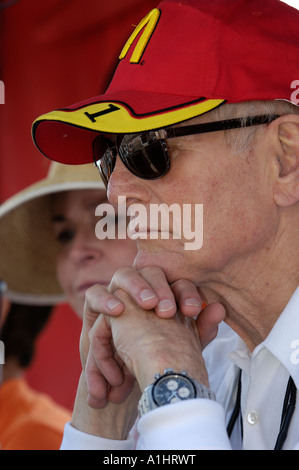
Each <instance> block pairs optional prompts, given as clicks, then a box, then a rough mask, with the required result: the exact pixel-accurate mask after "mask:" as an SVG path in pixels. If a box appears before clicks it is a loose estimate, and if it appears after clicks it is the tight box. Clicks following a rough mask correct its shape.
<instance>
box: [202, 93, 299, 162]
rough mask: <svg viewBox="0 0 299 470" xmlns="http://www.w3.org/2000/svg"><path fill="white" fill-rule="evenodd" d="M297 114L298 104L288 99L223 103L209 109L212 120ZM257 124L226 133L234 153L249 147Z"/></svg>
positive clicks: (298, 110) (298, 112)
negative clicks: (213, 108)
mask: <svg viewBox="0 0 299 470" xmlns="http://www.w3.org/2000/svg"><path fill="white" fill-rule="evenodd" d="M286 114H298V115H299V106H296V105H294V104H292V103H290V102H288V101H282V100H277V101H246V102H244V103H236V104H224V105H222V106H220V107H219V108H217V109H215V110H213V111H211V112H210V113H209V115H210V116H211V118H212V120H215V121H218V120H223V119H233V118H238V117H240V118H242V119H244V123H245V121H246V120H247V119H248V118H249V117H251V116H252V117H254V116H261V115H267V116H269V117H270V118H271V117H273V116H275V115H279V116H283V115H286ZM258 128H259V126H252V127H244V128H243V129H232V130H230V131H228V132H227V133H226V136H227V139H228V142H229V144H230V146H231V148H232V149H233V151H234V152H235V153H241V152H243V151H244V150H247V149H248V148H250V146H251V145H252V144H253V142H254V137H255V134H256V131H257V130H258Z"/></svg>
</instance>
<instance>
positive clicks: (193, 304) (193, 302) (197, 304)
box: [184, 298, 201, 307]
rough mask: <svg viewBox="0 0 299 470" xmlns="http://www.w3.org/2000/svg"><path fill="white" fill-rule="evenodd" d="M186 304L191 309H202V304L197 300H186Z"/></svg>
mask: <svg viewBox="0 0 299 470" xmlns="http://www.w3.org/2000/svg"><path fill="white" fill-rule="evenodd" d="M184 303H185V305H188V306H189V307H201V302H199V301H198V300H197V299H192V298H191V299H186V300H185V302H184Z"/></svg>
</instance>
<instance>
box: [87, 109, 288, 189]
mask: <svg viewBox="0 0 299 470" xmlns="http://www.w3.org/2000/svg"><path fill="white" fill-rule="evenodd" d="M278 117H279V116H276V115H275V116H267V115H264V116H254V117H248V118H247V119H245V120H244V119H242V118H237V119H228V120H224V121H215V122H208V123H203V124H193V125H190V126H185V127H167V128H163V129H158V130H156V131H145V132H141V133H139V134H119V135H118V136H117V138H116V142H112V141H111V140H110V139H109V138H107V137H106V136H102V135H99V136H97V137H96V138H95V140H94V142H93V155H94V163H95V165H96V167H97V168H98V170H99V172H100V175H101V177H102V179H103V181H104V183H105V185H106V186H107V185H108V181H109V179H110V177H111V174H112V172H113V170H114V167H115V162H116V157H117V155H119V156H120V159H121V161H122V162H123V164H124V165H125V167H126V168H127V169H128V170H129V171H130V172H131V173H133V175H135V176H138V178H142V179H147V180H154V179H157V178H161V177H162V176H164V175H165V174H166V173H167V172H168V171H169V169H170V156H169V152H168V149H167V143H166V140H165V139H172V138H174V137H183V136H187V135H194V134H205V133H207V132H217V131H224V130H228V129H239V128H242V127H249V126H256V125H259V124H269V123H270V122H272V121H274V120H275V119H277V118H278Z"/></svg>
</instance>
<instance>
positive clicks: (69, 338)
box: [0, 0, 299, 409]
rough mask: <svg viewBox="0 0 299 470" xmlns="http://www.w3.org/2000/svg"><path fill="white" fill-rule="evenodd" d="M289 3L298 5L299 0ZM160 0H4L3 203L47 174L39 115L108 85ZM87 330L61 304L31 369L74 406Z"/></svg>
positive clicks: (0, 4) (38, 385)
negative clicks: (34, 132)
mask: <svg viewBox="0 0 299 470" xmlns="http://www.w3.org/2000/svg"><path fill="white" fill-rule="evenodd" d="M207 1H209V0H207ZM232 1H233V0H232ZM261 1H263V0H261ZM286 3H289V4H290V5H292V6H295V7H297V8H299V0H290V1H286ZM157 4H158V1H157V0H125V1H124V0H108V1H107V0H84V1H82V0H42V1H41V0H0V80H1V81H2V82H3V83H4V86H5V104H0V203H2V202H3V201H4V200H5V199H7V198H8V197H10V196H12V195H13V194H15V193H17V192H18V191H20V190H22V189H23V188H25V187H26V186H28V185H30V184H32V183H34V182H35V181H37V180H39V179H41V178H43V177H45V176H46V173H47V170H48V166H49V163H50V162H49V161H47V159H46V158H45V157H43V156H41V155H40V154H39V152H38V151H37V149H36V148H35V146H34V144H33V142H32V140H31V124H32V122H33V121H34V119H35V118H36V117H37V116H39V115H40V114H43V113H45V112H48V111H51V110H53V109H56V108H60V107H64V106H67V105H69V104H72V103H75V102H78V101H80V100H82V99H85V98H88V97H91V96H94V95H97V94H99V93H102V92H104V91H105V89H106V87H107V85H108V82H109V80H110V78H111V76H112V73H113V70H114V68H115V66H116V64H117V60H118V59H117V58H118V55H119V53H120V51H121V49H122V47H123V45H124V43H125V41H126V40H127V38H128V37H129V35H130V34H131V32H132V31H133V30H134V27H135V26H136V25H137V24H138V23H139V21H140V20H141V19H142V18H143V16H145V14H146V13H147V12H148V11H150V10H151V9H152V8H154V7H155V6H157ZM297 78H299V77H297ZM0 101H1V100H0ZM0 262H1V260H0ZM80 330H81V321H80V320H79V319H78V318H77V317H76V315H75V314H74V313H73V312H72V311H71V309H70V307H68V306H66V305H60V306H58V307H56V308H55V310H54V314H53V315H52V317H51V320H50V322H49V324H48V326H47V327H46V329H45V330H44V331H43V333H42V334H41V336H40V337H39V340H38V345H37V351H36V355H35V360H34V362H33V364H32V366H30V368H29V370H28V371H27V374H26V377H27V380H28V382H29V384H30V385H31V386H32V387H34V388H35V389H37V390H39V391H42V392H46V393H48V394H49V395H51V396H52V397H53V398H54V399H55V400H56V401H57V402H58V403H60V404H62V405H64V406H65V407H67V408H69V409H71V408H72V406H73V401H74V397H75V392H76V387H77V381H78V378H79V374H80V371H81V366H80V361H79V349H78V342H79V336H80Z"/></svg>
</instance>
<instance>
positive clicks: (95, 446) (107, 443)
mask: <svg viewBox="0 0 299 470" xmlns="http://www.w3.org/2000/svg"><path fill="white" fill-rule="evenodd" d="M133 446H134V441H133V439H132V438H129V439H127V440H124V441H116V440H112V439H105V438H103V437H98V436H93V435H92V434H86V433H84V432H82V431H79V430H78V429H76V428H74V427H73V426H72V425H71V423H67V424H66V425H65V428H64V435H63V440H62V443H61V447H60V450H131V449H133Z"/></svg>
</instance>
